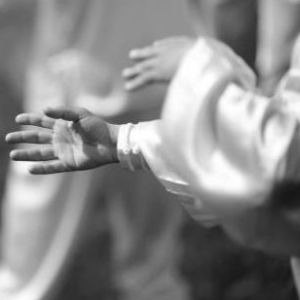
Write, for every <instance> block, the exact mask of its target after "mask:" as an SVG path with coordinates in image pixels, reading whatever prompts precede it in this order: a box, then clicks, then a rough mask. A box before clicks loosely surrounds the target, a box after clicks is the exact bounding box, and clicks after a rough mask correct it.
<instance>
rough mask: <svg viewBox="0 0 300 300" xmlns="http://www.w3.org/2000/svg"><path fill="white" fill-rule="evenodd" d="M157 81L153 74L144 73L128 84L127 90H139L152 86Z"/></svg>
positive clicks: (126, 85)
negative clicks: (148, 85)
mask: <svg viewBox="0 0 300 300" xmlns="http://www.w3.org/2000/svg"><path fill="white" fill-rule="evenodd" d="M154 81H155V75H154V73H153V72H147V73H143V74H141V75H140V76H137V77H135V78H134V79H132V80H130V81H128V82H126V84H125V89H126V90H127V91H133V90H136V89H139V88H141V87H143V86H145V85H147V84H151V83H153V82H154Z"/></svg>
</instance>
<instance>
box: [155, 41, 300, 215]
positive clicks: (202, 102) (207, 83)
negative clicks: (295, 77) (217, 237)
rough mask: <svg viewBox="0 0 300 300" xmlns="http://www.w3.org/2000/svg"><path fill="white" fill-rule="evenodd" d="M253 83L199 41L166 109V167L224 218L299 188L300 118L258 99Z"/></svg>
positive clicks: (235, 60) (220, 48)
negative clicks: (298, 149)
mask: <svg viewBox="0 0 300 300" xmlns="http://www.w3.org/2000/svg"><path fill="white" fill-rule="evenodd" d="M255 81H256V79H255V76H254V74H253V72H252V71H251V70H250V69H249V68H248V67H247V66H246V64H245V63H244V62H243V61H242V60H241V59H240V58H239V57H238V56H237V55H235V54H234V53H233V52H232V51H231V50H230V49H229V48H228V47H226V46H225V45H223V44H221V43H219V42H217V41H214V40H208V39H204V38H201V39H199V40H198V42H197V43H196V45H195V46H194V47H193V48H192V49H191V50H190V51H189V52H188V53H187V55H186V56H185V58H184V60H183V62H182V64H181V66H180V68H179V71H178V73H177V75H176V77H175V79H174V80H173V83H172V85H171V87H170V89H169V93H168V97H167V100H166V103H165V105H164V109H163V113H162V123H161V125H160V126H161V128H160V130H161V132H162V139H163V141H164V145H165V146H164V160H166V161H167V162H168V163H169V164H170V165H171V166H172V169H173V170H175V171H176V172H177V173H178V174H179V175H180V177H181V178H182V179H183V180H184V181H186V182H188V184H189V190H190V192H191V193H192V194H193V196H194V197H195V198H199V199H201V201H202V203H204V205H205V206H207V207H209V208H210V209H211V210H212V211H213V212H214V213H215V214H216V215H218V216H220V217H225V218H232V216H234V215H239V214H240V213H241V212H244V211H247V210H249V209H251V208H254V207H258V206H264V205H267V204H269V203H270V201H271V200H270V199H271V198H274V197H273V193H274V191H278V189H279V190H282V189H284V188H285V187H288V186H289V185H290V184H292V183H294V182H299V183H300V177H299V176H300V172H299V171H300V163H299V158H300V155H299V154H300V152H299V151H297V150H296V149H297V148H298V147H299V146H300V145H299V142H300V139H299V137H300V135H299V122H298V118H297V113H291V111H292V110H293V109H288V108H287V105H286V101H282V99H281V98H280V97H279V98H275V99H270V98H265V97H262V96H260V95H259V94H258V93H257V91H256V88H255V84H256V82H255ZM297 84H298V86H299V81H297ZM281 200H282V202H284V199H281Z"/></svg>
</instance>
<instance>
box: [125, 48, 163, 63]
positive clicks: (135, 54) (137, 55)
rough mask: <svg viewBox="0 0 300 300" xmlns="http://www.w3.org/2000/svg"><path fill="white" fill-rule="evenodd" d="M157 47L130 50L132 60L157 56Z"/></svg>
mask: <svg viewBox="0 0 300 300" xmlns="http://www.w3.org/2000/svg"><path fill="white" fill-rule="evenodd" d="M156 54H157V53H156V49H155V47H153V46H149V47H145V48H141V49H133V50H131V51H130V52H129V58H130V59H132V60H141V59H146V58H150V57H153V56H155V55H156Z"/></svg>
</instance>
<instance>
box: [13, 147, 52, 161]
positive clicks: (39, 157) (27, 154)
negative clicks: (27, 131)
mask: <svg viewBox="0 0 300 300" xmlns="http://www.w3.org/2000/svg"><path fill="white" fill-rule="evenodd" d="M10 158H11V159H12V160H21V161H47V160H54V159H57V157H56V156H55V153H54V150H53V147H47V148H37V149H17V150H13V151H11V152H10Z"/></svg>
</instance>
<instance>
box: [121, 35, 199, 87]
mask: <svg viewBox="0 0 300 300" xmlns="http://www.w3.org/2000/svg"><path fill="white" fill-rule="evenodd" d="M193 42H194V41H193V39H191V38H187V37H174V38H168V39H164V40H160V41H157V42H155V43H154V44H153V45H151V46H149V47H146V48H142V49H135V50H132V51H131V52H130V54H129V57H130V58H131V59H132V60H133V61H134V63H135V64H134V65H133V66H132V67H130V68H128V69H125V70H124V71H123V77H124V79H125V81H126V82H125V89H127V90H129V91H132V90H136V89H138V88H141V87H143V86H145V85H147V84H151V83H154V82H160V83H167V82H169V81H170V80H171V79H172V78H173V76H174V75H175V73H176V71H177V68H178V66H179V63H180V61H181V59H182V57H183V55H184V54H185V52H186V51H187V50H188V49H189V48H190V47H191V46H192V45H193Z"/></svg>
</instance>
